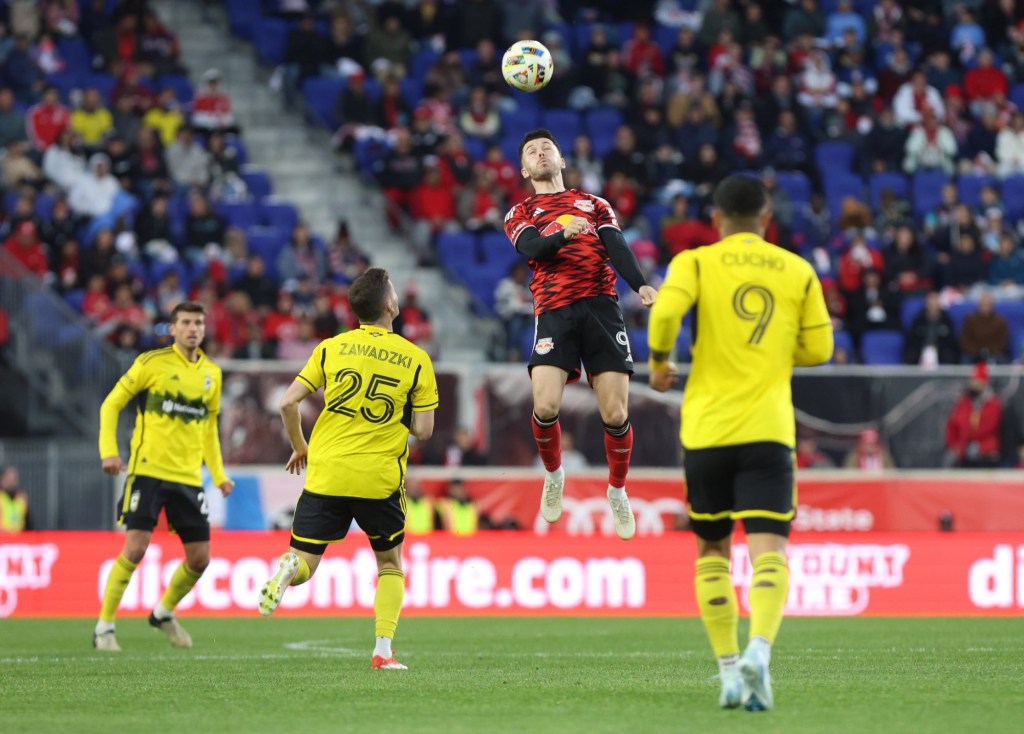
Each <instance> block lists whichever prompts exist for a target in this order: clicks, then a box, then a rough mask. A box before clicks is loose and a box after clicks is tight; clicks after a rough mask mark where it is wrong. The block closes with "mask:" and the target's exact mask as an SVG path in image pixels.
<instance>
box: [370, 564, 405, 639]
mask: <svg viewBox="0 0 1024 734" xmlns="http://www.w3.org/2000/svg"><path fill="white" fill-rule="evenodd" d="M404 597H405V574H404V573H402V572H401V571H399V570H398V569H397V568H385V569H384V570H383V571H381V572H380V573H378V574H377V595H376V596H375V597H374V599H373V614H374V618H375V620H376V632H375V633H374V634H375V635H376V636H377V637H390V638H392V639H394V636H395V630H396V629H397V628H398V615H399V614H400V613H401V612H402V599H403V598H404Z"/></svg>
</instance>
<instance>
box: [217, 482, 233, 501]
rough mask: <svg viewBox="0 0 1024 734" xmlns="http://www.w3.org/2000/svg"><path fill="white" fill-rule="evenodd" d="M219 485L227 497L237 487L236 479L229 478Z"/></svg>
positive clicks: (221, 491)
mask: <svg viewBox="0 0 1024 734" xmlns="http://www.w3.org/2000/svg"><path fill="white" fill-rule="evenodd" d="M217 486H218V488H219V489H220V493H221V494H222V495H224V496H225V497H227V496H228V495H229V494H231V490H232V489H234V488H235V480H233V479H228V480H226V481H223V482H221V483H220V484H218V485H217Z"/></svg>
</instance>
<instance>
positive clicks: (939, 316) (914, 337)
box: [903, 292, 960, 364]
mask: <svg viewBox="0 0 1024 734" xmlns="http://www.w3.org/2000/svg"><path fill="white" fill-rule="evenodd" d="M933 358H934V362H938V363H939V364H957V363H958V362H959V361H960V348H959V346H958V345H957V340H956V332H955V331H954V329H953V320H952V319H951V318H950V317H949V314H948V313H946V311H945V310H943V308H942V304H940V303H939V294H938V293H935V292H932V293H929V294H928V295H927V296H926V297H925V302H924V308H923V309H922V310H921V313H919V314H918V315H917V316H916V317H915V318H914V320H913V321H912V322H911V324H910V329H909V330H908V331H907V339H906V342H905V344H904V349H903V361H904V362H905V363H907V364H921V362H922V361H925V362H928V363H933Z"/></svg>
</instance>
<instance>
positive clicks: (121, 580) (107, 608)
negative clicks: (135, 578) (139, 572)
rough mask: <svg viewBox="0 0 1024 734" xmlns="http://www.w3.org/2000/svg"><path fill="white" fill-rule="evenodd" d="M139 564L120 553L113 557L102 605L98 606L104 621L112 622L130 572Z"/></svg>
mask: <svg viewBox="0 0 1024 734" xmlns="http://www.w3.org/2000/svg"><path fill="white" fill-rule="evenodd" d="M138 565H139V564H137V563H132V562H131V561H129V560H128V559H127V558H125V557H124V556H122V555H118V557H117V558H115V559H114V565H113V566H111V567H110V575H109V576H107V585H106V587H105V588H104V589H103V606H101V607H100V619H101V620H102V621H104V622H111V623H112V622H113V621H114V617H116V616H117V608H118V606H120V604H121V597H122V596H124V590H125V589H127V588H128V582H129V581H131V580H132V574H133V573H134V572H135V569H136V568H137V567H138Z"/></svg>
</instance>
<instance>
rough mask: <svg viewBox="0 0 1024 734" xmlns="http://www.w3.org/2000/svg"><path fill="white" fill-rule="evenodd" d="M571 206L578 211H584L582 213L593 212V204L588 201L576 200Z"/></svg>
mask: <svg viewBox="0 0 1024 734" xmlns="http://www.w3.org/2000/svg"><path fill="white" fill-rule="evenodd" d="M572 205H573V206H574V207H575V208H577V209H579V210H580V211H584V212H592V211H594V202H592V201H591V200H590V199H577V200H576V201H574V202H573V203H572Z"/></svg>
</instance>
